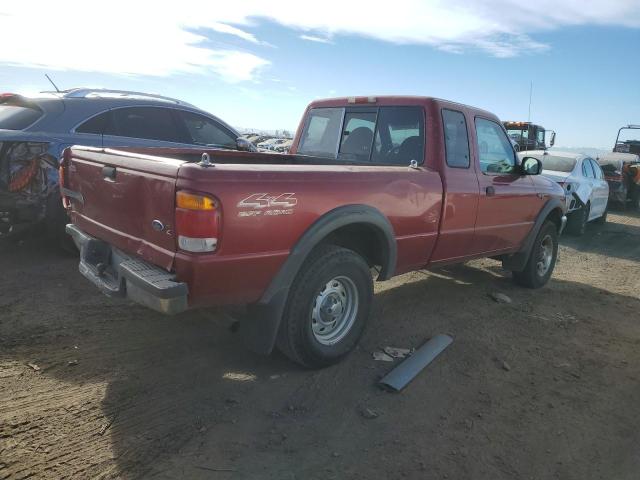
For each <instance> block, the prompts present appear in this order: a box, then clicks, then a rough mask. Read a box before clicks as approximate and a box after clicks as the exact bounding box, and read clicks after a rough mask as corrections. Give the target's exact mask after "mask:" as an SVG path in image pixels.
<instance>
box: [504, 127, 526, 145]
mask: <svg viewBox="0 0 640 480" xmlns="http://www.w3.org/2000/svg"><path fill="white" fill-rule="evenodd" d="M507 134H508V135H509V138H513V139H514V140H515V141H516V142H517V141H518V140H520V137H522V138H525V139H527V138H529V130H528V129H522V128H509V129H507Z"/></svg>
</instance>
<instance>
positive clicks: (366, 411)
mask: <svg viewBox="0 0 640 480" xmlns="http://www.w3.org/2000/svg"><path fill="white" fill-rule="evenodd" d="M360 415H361V416H362V418H366V419H367V420H373V419H374V418H378V417H379V416H380V414H379V413H378V412H376V411H375V410H372V409H371V408H366V407H365V408H363V409H361V410H360Z"/></svg>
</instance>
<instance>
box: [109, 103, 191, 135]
mask: <svg viewBox="0 0 640 480" xmlns="http://www.w3.org/2000/svg"><path fill="white" fill-rule="evenodd" d="M111 120H112V121H111V122H109V124H108V125H107V128H106V130H105V135H118V136H121V137H131V138H144V139H148V140H160V141H165V142H178V143H189V142H188V139H186V138H183V136H182V135H181V134H180V130H179V128H178V126H177V125H176V122H175V121H174V118H173V114H172V111H171V110H170V109H168V108H162V107H130V108H118V109H116V110H113V115H112V117H111Z"/></svg>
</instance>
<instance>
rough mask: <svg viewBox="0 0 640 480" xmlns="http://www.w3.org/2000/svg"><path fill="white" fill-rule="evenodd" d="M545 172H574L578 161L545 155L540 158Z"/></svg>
mask: <svg viewBox="0 0 640 480" xmlns="http://www.w3.org/2000/svg"><path fill="white" fill-rule="evenodd" d="M540 161H541V162H542V169H543V170H552V171H554V172H572V171H573V168H574V167H575V166H576V159H575V158H570V157H554V156H553V155H543V156H542V158H540Z"/></svg>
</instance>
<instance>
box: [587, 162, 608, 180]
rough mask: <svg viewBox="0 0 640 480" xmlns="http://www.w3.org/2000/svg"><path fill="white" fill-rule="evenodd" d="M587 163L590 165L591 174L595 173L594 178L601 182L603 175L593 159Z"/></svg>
mask: <svg viewBox="0 0 640 480" xmlns="http://www.w3.org/2000/svg"><path fill="white" fill-rule="evenodd" d="M589 162H590V163H591V168H593V172H594V173H595V175H596V178H597V179H598V180H602V179H603V178H604V174H603V173H602V169H601V168H600V165H598V163H597V162H596V161H595V160H594V159H593V158H590V159H589Z"/></svg>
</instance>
